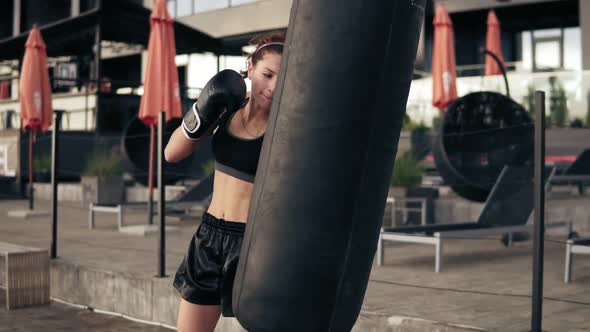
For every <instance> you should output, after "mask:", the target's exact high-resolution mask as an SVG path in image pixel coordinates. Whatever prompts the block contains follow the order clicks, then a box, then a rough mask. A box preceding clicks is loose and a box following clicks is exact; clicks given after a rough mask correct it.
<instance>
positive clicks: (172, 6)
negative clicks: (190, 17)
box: [168, 0, 176, 17]
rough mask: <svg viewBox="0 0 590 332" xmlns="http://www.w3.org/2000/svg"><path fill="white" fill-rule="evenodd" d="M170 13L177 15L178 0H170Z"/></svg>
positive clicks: (173, 15)
mask: <svg viewBox="0 0 590 332" xmlns="http://www.w3.org/2000/svg"><path fill="white" fill-rule="evenodd" d="M168 14H170V16H172V17H176V0H168Z"/></svg>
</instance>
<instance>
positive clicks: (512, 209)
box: [377, 166, 571, 273]
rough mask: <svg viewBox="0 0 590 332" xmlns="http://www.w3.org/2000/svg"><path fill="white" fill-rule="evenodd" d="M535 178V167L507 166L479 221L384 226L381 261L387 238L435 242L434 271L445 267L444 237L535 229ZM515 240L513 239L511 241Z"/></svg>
mask: <svg viewBox="0 0 590 332" xmlns="http://www.w3.org/2000/svg"><path fill="white" fill-rule="evenodd" d="M554 172H555V169H554V168H550V169H547V171H546V172H545V173H546V178H545V183H546V185H545V188H546V189H547V182H548V179H550V178H551V176H553V173H554ZM532 179H533V169H532V168H531V167H516V166H505V167H504V169H503V170H502V172H501V173H500V175H499V176H498V179H497V180H496V183H495V184H494V187H493V188H492V191H491V192H490V194H489V196H488V198H487V200H486V202H485V205H484V208H483V210H482V211H481V214H480V215H479V218H478V220H477V221H476V222H462V223H450V224H431V225H420V226H400V227H383V228H382V229H381V233H380V235H379V242H378V247H377V264H378V265H379V266H381V265H383V260H384V248H383V241H396V242H408V243H422V244H429V245H434V246H435V268H434V270H435V272H437V273H438V272H440V270H441V268H442V252H443V240H444V239H446V238H461V237H477V236H490V235H502V234H509V239H510V238H511V236H512V234H514V233H519V232H528V233H530V232H532V230H533V224H532V223H530V224H527V221H528V220H529V217H530V215H531V213H532V211H533V207H534V201H533V194H534V186H533V181H532ZM546 227H567V231H568V234H569V232H570V231H571V222H552V223H548V224H546ZM511 242H512V241H511V240H509V243H510V244H511Z"/></svg>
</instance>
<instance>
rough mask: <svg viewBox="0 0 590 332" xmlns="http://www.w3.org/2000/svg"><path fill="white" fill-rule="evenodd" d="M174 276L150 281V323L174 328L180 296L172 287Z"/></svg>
mask: <svg viewBox="0 0 590 332" xmlns="http://www.w3.org/2000/svg"><path fill="white" fill-rule="evenodd" d="M173 281H174V275H172V276H168V277H166V278H156V277H154V278H153V279H152V289H153V293H152V294H153V297H152V306H151V308H152V319H151V320H152V321H154V322H159V323H163V324H166V325H169V326H176V319H177V318H178V305H179V302H180V295H179V294H178V292H177V291H176V289H174V287H172V282H173Z"/></svg>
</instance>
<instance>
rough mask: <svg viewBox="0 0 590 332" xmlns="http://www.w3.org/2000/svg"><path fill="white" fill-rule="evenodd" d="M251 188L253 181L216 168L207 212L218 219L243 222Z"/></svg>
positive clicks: (246, 216)
mask: <svg viewBox="0 0 590 332" xmlns="http://www.w3.org/2000/svg"><path fill="white" fill-rule="evenodd" d="M253 188H254V184H253V183H250V182H246V181H243V180H240V179H238V178H235V177H233V176H231V175H227V174H225V173H223V172H220V171H217V170H216V171H215V175H214V180H213V197H212V199H211V204H210V205H209V208H208V209H207V212H209V213H210V214H211V215H213V216H214V217H216V218H219V219H223V220H226V221H234V222H243V223H245V222H246V220H247V218H248V208H249V207H250V198H251V196H252V189H253Z"/></svg>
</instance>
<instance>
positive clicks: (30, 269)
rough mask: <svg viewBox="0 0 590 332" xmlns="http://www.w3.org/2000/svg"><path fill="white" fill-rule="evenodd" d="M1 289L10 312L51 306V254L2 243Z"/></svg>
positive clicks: (0, 262) (0, 252)
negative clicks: (31, 307)
mask: <svg viewBox="0 0 590 332" xmlns="http://www.w3.org/2000/svg"><path fill="white" fill-rule="evenodd" d="M0 288H2V289H4V290H6V308H7V309H8V310H11V309H15V308H20V307H26V306H32V305H39V304H45V303H49V250H47V249H38V248H31V247H25V246H20V245H16V244H11V243H6V242H0Z"/></svg>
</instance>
